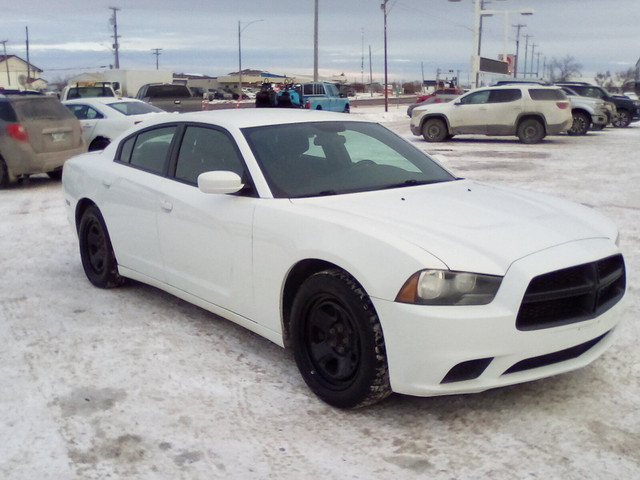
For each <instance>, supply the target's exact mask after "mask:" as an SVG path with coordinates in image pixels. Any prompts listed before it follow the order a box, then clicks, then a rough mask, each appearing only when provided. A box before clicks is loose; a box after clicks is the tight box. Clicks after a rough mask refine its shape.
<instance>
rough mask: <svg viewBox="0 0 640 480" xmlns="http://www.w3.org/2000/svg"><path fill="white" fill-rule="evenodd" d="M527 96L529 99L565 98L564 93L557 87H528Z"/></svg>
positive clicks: (554, 99)
mask: <svg viewBox="0 0 640 480" xmlns="http://www.w3.org/2000/svg"><path fill="white" fill-rule="evenodd" d="M529 96H530V97H531V100H553V101H556V100H565V99H566V98H567V96H566V95H565V93H564V92H563V91H562V90H560V89H559V88H558V89H554V88H530V89H529Z"/></svg>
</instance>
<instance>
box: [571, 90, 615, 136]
mask: <svg viewBox="0 0 640 480" xmlns="http://www.w3.org/2000/svg"><path fill="white" fill-rule="evenodd" d="M562 90H563V91H564V93H566V94H567V96H568V97H569V100H571V114H572V115H573V124H572V125H571V128H570V129H569V130H567V133H568V134H569V135H584V134H586V133H587V132H588V131H589V129H590V128H594V129H595V130H601V129H602V128H604V127H606V126H607V124H608V123H609V122H610V119H611V118H612V116H613V112H615V107H614V108H613V109H610V108H608V107H607V104H606V102H605V101H604V100H602V99H600V98H593V97H585V96H582V95H579V94H578V93H577V92H576V91H575V90H573V89H571V88H569V87H562Z"/></svg>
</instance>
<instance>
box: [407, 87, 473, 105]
mask: <svg viewBox="0 0 640 480" xmlns="http://www.w3.org/2000/svg"><path fill="white" fill-rule="evenodd" d="M461 94H462V90H460V89H459V88H454V87H449V88H438V89H437V90H434V91H433V92H431V93H427V94H424V95H418V97H417V98H416V103H421V102H424V101H425V100H427V99H428V98H431V97H441V98H447V97H448V98H450V99H453V98H455V97H459V96H460V95H461Z"/></svg>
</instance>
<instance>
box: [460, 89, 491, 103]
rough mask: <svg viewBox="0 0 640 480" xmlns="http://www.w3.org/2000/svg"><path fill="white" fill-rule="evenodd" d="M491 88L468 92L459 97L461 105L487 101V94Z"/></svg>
mask: <svg viewBox="0 0 640 480" xmlns="http://www.w3.org/2000/svg"><path fill="white" fill-rule="evenodd" d="M490 93H491V90H481V91H479V92H474V93H470V94H469V95H465V96H464V97H462V98H461V99H460V103H461V104H463V105H477V104H482V103H487V102H488V101H489V94H490Z"/></svg>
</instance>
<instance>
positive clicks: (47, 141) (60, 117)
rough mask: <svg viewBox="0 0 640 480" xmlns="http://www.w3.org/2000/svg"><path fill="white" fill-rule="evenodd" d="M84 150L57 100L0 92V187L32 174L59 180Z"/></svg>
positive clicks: (69, 115)
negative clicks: (41, 174)
mask: <svg viewBox="0 0 640 480" xmlns="http://www.w3.org/2000/svg"><path fill="white" fill-rule="evenodd" d="M85 150H86V146H85V144H84V142H83V141H82V128H81V127H80V122H79V121H78V119H77V118H76V117H74V116H73V114H72V113H71V111H70V110H68V109H67V108H66V107H65V106H64V105H62V104H61V103H60V101H59V100H58V99H57V98H54V97H48V96H45V95H32V94H21V93H11V94H6V93H3V92H2V91H0V187H4V186H6V185H8V184H9V183H10V182H12V181H15V180H17V179H20V178H26V177H28V176H29V175H33V174H36V173H47V174H48V175H49V176H50V177H51V178H54V179H60V177H61V175H62V165H63V164H64V162H65V161H66V160H67V159H69V158H71V157H72V156H74V155H77V154H79V153H82V152H84V151H85Z"/></svg>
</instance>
